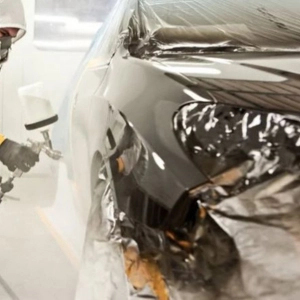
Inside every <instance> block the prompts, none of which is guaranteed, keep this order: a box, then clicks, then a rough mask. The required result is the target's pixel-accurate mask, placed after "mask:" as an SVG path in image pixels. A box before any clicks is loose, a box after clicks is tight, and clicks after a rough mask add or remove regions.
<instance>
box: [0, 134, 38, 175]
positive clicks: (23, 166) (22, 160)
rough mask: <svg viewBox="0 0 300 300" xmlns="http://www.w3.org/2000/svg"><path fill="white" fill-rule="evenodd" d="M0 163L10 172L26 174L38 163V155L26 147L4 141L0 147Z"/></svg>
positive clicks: (7, 140)
mask: <svg viewBox="0 0 300 300" xmlns="http://www.w3.org/2000/svg"><path fill="white" fill-rule="evenodd" d="M0 161H1V162H2V163H3V164H4V165H5V166H6V167H7V168H8V169H9V170H10V171H11V172H13V171H15V170H16V169H20V170H21V171H23V172H28V171H29V170H30V168H32V167H33V166H34V165H35V163H36V162H38V161H39V155H38V154H36V153H35V152H33V151H32V150H31V149H30V148H28V147H26V146H23V145H20V144H18V143H16V142H14V141H11V140H9V139H6V140H5V141H4V142H3V143H2V144H1V145H0Z"/></svg>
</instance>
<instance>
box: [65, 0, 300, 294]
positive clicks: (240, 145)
mask: <svg viewBox="0 0 300 300" xmlns="http://www.w3.org/2000/svg"><path fill="white" fill-rule="evenodd" d="M260 2H261V1H252V2H251V3H247V4H246V3H245V2H244V1H229V0H227V1H215V2H214V3H211V2H210V1H196V0H193V1H176V2H175V1H167V0H164V1H154V0H151V1H150V0H149V1H146V0H140V1H137V0H136V1H134V0H128V1H124V0H123V1H120V2H118V3H117V5H116V7H115V9H114V10H113V12H112V13H111V15H110V16H109V17H108V20H107V22H106V24H105V25H104V26H103V27H102V29H101V30H100V32H99V33H98V34H97V36H96V38H95V40H94V43H93V45H92V47H91V49H90V51H89V53H88V54H87V56H86V59H85V61H84V62H83V64H82V66H81V68H80V71H79V72H78V75H77V77H76V78H75V79H74V82H73V84H72V89H71V90H70V94H69V97H68V98H67V99H66V102H65V104H64V108H63V110H64V111H65V112H66V111H68V116H66V117H63V119H64V120H63V121H65V122H66V123H68V124H67V125H66V126H65V128H66V132H67V133H68V143H67V150H66V153H67V154H68V155H67V159H68V160H67V162H68V167H69V176H70V177H71V179H72V181H73V182H74V186H75V193H74V205H75V207H76V209H77V211H78V213H79V215H80V219H81V220H80V222H82V224H87V225H86V226H87V232H86V245H85V247H86V248H85V258H84V259H83V261H84V262H85V263H83V271H82V272H83V273H85V272H86V274H90V277H89V276H88V275H86V276H84V275H83V277H81V278H85V279H86V278H88V280H87V281H85V283H87V282H89V283H90V281H93V280H94V279H93V278H94V277H95V276H99V278H100V277H101V276H102V275H103V272H104V271H103V270H104V269H105V270H106V271H107V272H108V273H109V274H114V275H111V276H112V277H114V276H115V277H114V278H115V281H114V280H113V279H112V280H111V282H110V283H109V284H111V285H113V284H115V285H116V282H118V284H117V286H118V289H117V290H118V291H111V290H109V291H108V290H107V289H105V291H103V287H100V285H101V284H100V283H99V282H98V288H95V287H93V288H95V289H94V292H95V293H96V294H97V295H98V297H100V298H99V299H121V298H120V297H122V299H127V296H125V295H124V293H125V292H124V290H127V288H128V286H127V280H126V278H125V276H124V272H122V268H123V258H122V257H123V254H121V253H125V265H126V257H127V256H126V254H128V251H129V250H128V249H131V248H130V247H129V246H128V245H131V244H130V242H128V241H134V243H135V246H137V245H138V248H139V250H138V251H137V252H136V253H139V255H140V256H141V257H142V258H143V259H145V257H149V256H151V259H150V258H149V260H148V262H149V261H151V262H152V263H153V265H156V266H158V267H155V270H156V271H157V273H159V274H160V276H162V278H164V279H161V282H160V284H161V285H162V286H164V288H161V289H162V290H164V289H167V290H168V291H167V292H166V291H165V292H161V290H160V291H157V288H155V286H156V285H155V284H153V282H152V283H151V280H150V281H147V284H145V285H142V288H136V289H134V287H136V286H135V284H134V280H133V281H131V280H129V282H130V284H131V288H132V287H133V290H134V291H135V292H134V293H135V297H137V299H140V298H138V297H142V294H143V293H146V294H147V287H148V289H149V286H150V287H152V290H151V289H150V290H151V291H148V294H151V295H152V297H153V299H184V298H183V297H190V298H188V299H199V297H200V296H201V297H203V299H228V298H226V295H228V293H229V294H230V295H231V296H230V299H238V297H240V296H241V297H245V298H243V299H253V297H257V299H267V298H263V297H264V296H263V295H265V294H266V293H267V294H268V295H271V297H273V298H272V299H282V298H280V297H282V295H283V293H284V290H285V288H286V285H285V284H282V286H280V287H278V288H274V289H269V286H270V284H273V283H274V282H277V281H276V280H282V281H283V282H286V284H288V283H289V282H290V280H293V281H295V280H297V278H298V279H299V277H300V273H299V272H298V271H297V270H295V269H294V268H293V267H292V263H291V261H289V260H288V259H287V261H286V263H287V265H286V270H287V273H288V272H290V273H289V275H287V273H285V271H282V272H281V271H279V269H280V267H279V266H280V264H279V262H278V260H277V261H276V257H278V256H281V255H282V256H284V254H283V253H284V251H283V250H282V249H281V248H280V247H279V245H282V243H287V244H288V243H289V242H288V239H289V238H288V236H289V237H290V236H293V237H295V238H296V239H297V238H299V236H298V234H297V233H291V232H289V231H288V230H287V231H288V234H287V235H286V236H285V237H284V236H283V235H282V234H278V232H274V231H272V230H270V228H269V227H268V226H263V225H262V224H263V221H264V222H267V221H266V220H269V218H267V217H266V220H263V221H258V220H260V219H259V218H260V217H261V214H260V213H262V214H264V215H268V216H273V214H275V212H277V213H279V212H281V213H283V211H285V210H284V209H283V208H282V207H283V206H284V203H285V200H284V199H287V198H286V197H288V198H289V199H290V202H289V205H291V207H294V208H295V207H297V204H296V202H297V200H296V199H297V195H298V194H297V193H298V192H297V188H296V190H294V188H295V186H296V187H297V185H295V184H296V181H297V179H296V178H297V176H298V175H297V174H298V172H299V170H298V167H297V162H298V155H297V152H298V147H299V140H298V139H299V132H300V131H299V130H300V127H299V106H300V104H299V103H300V73H299V69H300V61H299V57H300V54H299V52H298V50H299V45H300V38H299V32H300V27H299V22H298V21H297V17H299V5H298V4H297V3H296V2H295V1H287V2H286V3H285V6H284V7H283V6H282V4H281V3H280V2H279V1H275V0H274V1H268V2H267V3H263V4H261V3H260ZM297 9H298V10H297ZM60 128H62V127H60ZM67 128H68V129H67ZM126 151H127V152H126ZM128 151H129V152H128ZM124 153H125V154H126V153H127V154H126V156H125V160H126V159H127V163H129V165H130V166H129V167H128V168H129V170H128V172H127V173H122V172H121V171H120V172H118V170H120V169H119V168H120V167H119V168H118V166H116V165H115V164H116V162H117V161H119V159H120V157H121V158H122V155H124ZM123 162H124V160H123ZM125 170H126V164H125ZM293 176H294V177H293ZM274 186H277V187H278V188H279V190H277V189H276V188H275V189H271V187H274ZM290 187H293V192H292V191H291V190H289V188H290ZM280 188H281V189H280ZM270 189H271V190H270ZM258 191H260V192H261V193H263V191H264V192H265V193H266V194H265V198H263V197H262V196H257V195H258V194H259V193H258ZM267 192H268V193H267ZM240 195H242V196H244V197H245V195H247V197H248V199H250V198H251V199H252V200H253V203H255V205H254V206H253V207H252V206H251V207H248V206H245V207H244V206H243V205H244V204H245V202H243V201H241V199H244V198H243V197H242V196H241V198H239V197H240ZM275 195H276V196H275ZM272 197H273V198H274V199H277V202H276V208H275V207H272V208H271V206H270V205H269V204H268V205H267V204H266V201H267V200H266V199H271V198H272ZM232 199H233V200H232ZM262 199H264V200H262ZM230 200H232V201H230ZM260 200H261V201H262V202H259V201H260ZM239 201H241V202H239ZM285 204H286V205H287V203H285ZM259 208H260V209H261V211H260V210H259ZM276 209H278V210H277V211H276ZM273 210H274V211H273ZM198 212H199V214H198ZM285 212H286V213H287V211H285ZM230 213H231V214H232V215H230ZM207 214H208V215H209V216H208V217H207V218H208V221H207V224H209V225H203V224H202V221H203V220H202V218H204V219H205V216H207ZM196 215H197V216H196ZM247 218H248V219H247ZM228 220H229V221H228ZM241 220H242V221H241ZM251 222H253V223H251ZM274 222H275V221H274ZM191 223H192V224H191ZM200 223H201V224H202V225H200ZM205 224H206V223H205ZM216 224H217V225H216ZM245 224H248V225H249V224H255V226H257V228H256V229H255V230H256V231H255V232H256V233H254V232H252V231H251V230H253V226H254V225H253V226H252V227H251V226H250V225H249V227H247V226H246V225H245ZM296 224H297V223H296V221H294V223H293V222H292V224H290V225H291V227H293V226H296ZM195 226H196V227H195ZM287 226H288V225H287ZM203 228H204V229H203ZM208 228H210V229H208ZM202 229H203V230H206V232H209V234H208V237H207V236H206V238H205V239H204V240H205V242H204V244H205V245H210V246H211V247H213V249H214V250H211V249H210V250H207V249H206V248H205V247H204V248H205V249H206V250H205V249H203V248H202V246H200V245H203V243H202V244H201V241H200V242H199V244H198V240H201V237H200V236H201V234H200V233H199V232H200V231H201V230H202ZM238 229H239V230H244V232H245V235H244V237H245V239H246V240H247V239H248V240H249V239H252V240H253V248H251V245H248V244H247V243H246V242H245V241H243V240H242V237H240V235H238V234H237V233H238V232H240V231H239V230H238ZM250 231H251V234H250ZM257 232H261V234H259V233H257ZM199 234H200V235H199ZM253 235H255V236H256V235H257V239H256V238H254V237H253ZM266 235H269V236H270V237H272V238H274V240H273V243H274V244H273V246H274V247H273V250H274V251H271V252H270V259H269V260H268V259H266V257H267V252H266V251H267V249H268V247H270V244H269V243H268V241H266V240H265V239H264V237H265V236H266ZM213 236H219V237H220V240H222V243H221V242H220V243H218V241H216V240H217V239H213V238H212V239H210V237H213ZM196 237H197V238H196ZM120 239H123V243H122V247H123V248H122V247H119V248H118V247H117V248H115V246H111V243H112V244H113V245H115V244H114V243H113V242H115V243H117V244H118V242H117V241H120ZM191 240H192V241H191ZM196 240H197V242H196ZM95 241H98V242H99V243H100V244H99V247H100V248H101V247H102V248H101V249H102V250H99V249H100V248H99V249H98V248H97V249H98V250H97V249H96V247H95V244H94V243H95ZM202 242H203V240H202ZM256 243H257V244H256ZM108 244H109V245H110V246H107V245H108ZM104 245H106V246H104ZM124 245H125V246H124ZM257 245H259V246H261V247H262V248H261V249H260V250H259V251H258V252H257V253H258V254H257V255H258V256H259V258H257V260H252V258H253V257H252V256H251V255H254V254H253V252H252V251H254V250H255V249H256V250H257V248H256V247H258V246H257ZM105 247H107V248H105ZM126 247H127V248H126ZM247 247H248V248H247ZM121 248H122V249H123V250H122V251H123V252H122V251H121ZM103 249H106V250H107V251H106V252H105V251H104V252H105V253H106V255H104V254H103V252H102V251H103ZM167 249H168V250H167ZM176 249H177V250H176ZM199 249H201V251H200V250H199ZM245 249H246V250H245ZM247 249H248V250H247ZM275 249H276V250H275ZM198 250H199V251H198ZM97 251H98V252H97ZM114 251H115V253H116V254H115V256H114V257H115V260H114V262H113V263H112V264H111V265H110V266H108V265H106V264H105V262H107V260H109V258H108V257H109V256H110V255H113V254H111V252H114ZM118 251H119V252H118ZM197 251H198V252H197ZM220 251H221V252H222V251H223V252H224V253H225V254H224V253H223V254H224V257H225V258H224V257H223V258H220V255H219V254H220ZM276 251H277V252H276ZM288 251H289V250H288ZM290 251H291V252H289V253H290V255H294V256H295V259H296V260H299V257H298V256H297V255H296V254H295V251H294V250H290ZM87 253H88V254H87ZM99 253H102V255H100V254H99ZM109 253H110V254H109ZM203 253H204V254H203ZM207 253H212V254H213V256H214V258H213V259H209V258H207V257H206V254H207ZM143 255H144V256H143ZM158 256H159V257H160V258H157V257H158ZM86 257H89V258H90V260H89V259H87V258H86ZM91 257H93V258H94V260H93V259H91ZM96 257H97V259H96ZM154 258H155V259H154ZM156 258H157V259H156ZM98 259H99V260H98ZM147 259H148V258H147ZM147 259H146V260H147ZM239 259H241V261H243V259H245V260H246V261H248V263H249V264H250V265H252V266H255V267H254V269H251V268H250V267H249V265H247V264H246V263H245V264H243V263H241V265H239V267H237V264H239V263H238V262H237V261H238V260H239ZM264 259H265V261H264ZM214 260H215V261H214ZM91 261H93V262H94V264H93V263H91ZM154 261H155V262H154ZM195 261H196V262H197V263H194V262H195ZM208 261H209V262H208ZM212 261H214V262H215V264H214V263H213V262H212ZM257 261H259V263H258V264H260V268H259V267H258V266H257V265H256V263H257ZM96 262H97V263H96ZM164 263H165V265H164ZM198 263H199V264H198ZM114 264H116V265H118V267H115V268H114V267H113V266H112V265H114ZM95 265H97V266H98V267H99V268H100V269H98V273H97V272H96V271H95V270H94V271H95V272H96V273H89V272H90V271H89V270H90V269H93V268H94V269H95ZM101 265H102V267H103V268H101V267H100V266H101ZM153 265H152V266H153ZM174 265H175V267H174ZM105 266H106V267H105ZM270 266H275V267H274V269H276V270H277V275H278V276H277V275H276V276H274V277H276V278H274V277H272V276H269V275H266V274H270V273H269V272H270V270H272V267H270ZM237 268H241V269H242V272H244V273H243V276H246V277H243V276H238V275H237ZM278 268H279V269H278ZM107 269H111V270H112V269H113V270H114V271H111V270H110V271H109V270H107ZM116 270H117V271H116ZM158 270H159V271H158ZM199 270H200V271H199ZM224 270H225V271H226V272H225V273H226V274H225V275H224V274H223V275H224V277H228V278H227V279H226V282H224V278H223V277H222V278H221V277H220V276H221V275H220V276H219V277H220V278H219V277H218V274H221V273H222V272H223V271H224ZM106 271H105V272H106ZM127 271H128V270H127ZM110 272H111V273H110ZM223 273H224V272H223ZM91 274H93V276H91ZM100 274H102V275H100ZM116 274H117V275H116ZM229 274H230V275H229ZM127 276H128V278H129V279H130V272H127ZM236 276H237V277H236ZM102 277H103V276H102ZM146 277H147V276H146ZM229 277H230V278H229ZM255 277H256V278H257V280H258V279H259V278H264V280H265V282H264V283H261V284H260V283H259V282H257V281H256V280H254V281H251V280H250V279H249V278H255ZM159 278H160V277H159ZM232 278H235V279H236V280H242V281H243V280H246V279H245V278H248V279H249V281H248V282H247V283H245V281H243V284H244V287H240V288H238V289H237V290H234V287H233V286H234V285H233V284H232V280H233V279H232ZM237 278H238V279H237ZM131 279H132V278H131ZM103 280H104V279H103ZM83 281H84V280H83ZM158 281H159V280H158ZM80 282H81V283H82V281H80ZM100 282H102V281H101V280H100ZM122 282H123V283H122ZM149 282H150V283H149ZM162 282H163V283H162ZM236 282H237V281H236ZM102 283H103V284H104V281H103V282H102ZM157 285H159V284H158V283H157ZM241 285H242V283H241ZM256 285H258V287H259V288H258V289H257V291H254V287H255V286H256ZM86 286H89V285H88V284H86ZM153 286H154V287H153ZM252 289H253V290H252ZM79 290H80V292H79V294H81V295H83V294H84V293H85V292H83V291H84V290H85V289H84V288H83V287H82V286H81V288H80V289H79ZM120 293H121V295H123V296H120ZM122 293H123V294H122ZM299 293H300V290H299V289H298V287H297V286H296V285H295V286H294V287H293V288H292V289H291V291H290V294H289V295H288V296H287V298H285V299H296V298H293V297H298V296H299ZM184 295H185V296H184ZM148 296H149V295H148ZM78 297H79V296H78ZM93 297H95V294H94V295H93V296H91V299H94V298H93ZM105 297H106V298H105ZM128 297H129V296H128ZM197 297H198V298H197ZM247 297H248V298H247ZM276 297H277V298H276ZM85 299H87V298H85ZM128 299H129V298H128Z"/></svg>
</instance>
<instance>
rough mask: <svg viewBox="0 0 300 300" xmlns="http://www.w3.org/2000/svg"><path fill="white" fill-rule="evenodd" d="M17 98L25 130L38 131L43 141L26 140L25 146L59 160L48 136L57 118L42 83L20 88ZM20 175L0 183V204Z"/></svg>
mask: <svg viewBox="0 0 300 300" xmlns="http://www.w3.org/2000/svg"><path fill="white" fill-rule="evenodd" d="M19 96H20V99H21V101H22V106H23V108H24V112H25V118H26V123H25V128H26V129H27V130H29V131H32V130H38V131H40V132H41V134H42V136H43V141H34V140H32V139H28V140H27V143H26V146H27V147H30V148H31V149H32V151H34V152H35V153H37V154H40V153H41V152H43V153H45V154H46V155H47V156H48V157H50V158H51V159H54V160H59V159H61V158H62V154H61V152H60V151H57V150H54V149H53V147H52V142H51V138H50V134H49V132H50V129H51V126H52V124H53V123H55V122H57V121H58V116H57V115H56V114H55V113H54V111H53V108H52V106H51V103H50V101H49V100H48V99H47V98H46V97H45V93H44V88H43V83H36V84H34V85H30V86H26V87H22V88H20V89H19ZM22 175H23V172H22V171H21V170H18V169H17V170H15V171H14V172H13V173H12V174H11V175H10V177H9V178H8V179H7V180H6V181H5V182H1V183H0V203H1V202H2V199H3V197H4V195H5V194H6V193H8V192H10V191H11V189H12V187H13V185H12V183H13V181H14V179H15V178H17V177H21V176H22Z"/></svg>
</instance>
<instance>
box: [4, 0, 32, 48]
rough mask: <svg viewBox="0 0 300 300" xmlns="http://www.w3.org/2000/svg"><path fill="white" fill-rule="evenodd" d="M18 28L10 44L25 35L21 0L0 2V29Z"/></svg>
mask: <svg viewBox="0 0 300 300" xmlns="http://www.w3.org/2000/svg"><path fill="white" fill-rule="evenodd" d="M7 27H9V28H18V29H19V32H18V34H17V36H16V37H15V38H13V39H12V42H13V43H14V42H16V41H17V40H19V39H20V38H22V37H23V36H24V35H25V33H26V23H25V15H24V8H23V4H22V2H21V0H0V28H7Z"/></svg>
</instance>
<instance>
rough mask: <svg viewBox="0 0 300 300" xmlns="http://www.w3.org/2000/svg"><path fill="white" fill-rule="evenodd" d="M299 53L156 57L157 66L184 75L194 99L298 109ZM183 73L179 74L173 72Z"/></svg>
mask: <svg viewBox="0 0 300 300" xmlns="http://www.w3.org/2000/svg"><path fill="white" fill-rule="evenodd" d="M299 57H300V55H299V54H297V53H295V54H284V53H281V54H280V53H277V54H258V53H256V54H254V53H247V54H236V53H235V54H227V55H224V54H223V55H212V56H185V55H176V56H173V57H172V56H171V57H159V58H158V57H155V58H152V59H151V61H152V63H153V65H154V66H155V67H156V68H159V69H161V70H163V71H164V72H165V73H168V74H170V76H172V75H173V78H174V79H175V80H177V81H180V79H179V78H181V80H182V77H185V79H187V82H186V83H185V84H186V86H187V87H188V91H187V93H188V94H189V96H190V97H191V98H192V99H193V100H199V101H205V100H206V101H207V100H208V101H212V102H218V103H224V104H231V105H234V104H236V105H240V106H246V107H256V108H263V109H271V110H279V111H293V112H297V113H298V112H299V109H300V73H299V70H300V61H299ZM176 74H177V75H178V74H179V75H180V76H181V77H177V76H174V75H176Z"/></svg>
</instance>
